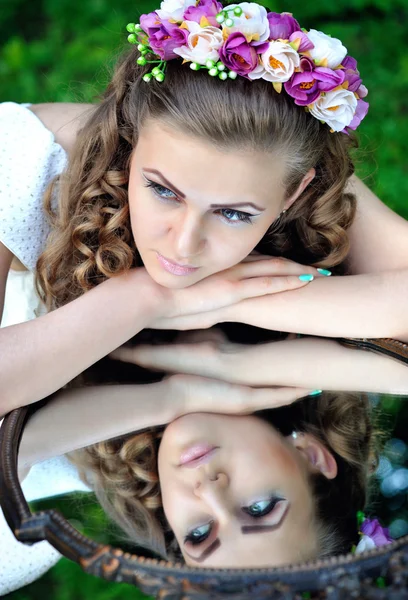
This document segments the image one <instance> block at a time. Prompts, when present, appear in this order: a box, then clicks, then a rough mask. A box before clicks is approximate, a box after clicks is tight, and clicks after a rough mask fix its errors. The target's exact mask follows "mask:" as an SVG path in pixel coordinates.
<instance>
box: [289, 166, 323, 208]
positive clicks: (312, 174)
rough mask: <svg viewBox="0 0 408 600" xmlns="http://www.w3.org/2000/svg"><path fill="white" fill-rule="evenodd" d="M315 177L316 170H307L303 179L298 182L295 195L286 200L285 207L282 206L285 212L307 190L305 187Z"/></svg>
mask: <svg viewBox="0 0 408 600" xmlns="http://www.w3.org/2000/svg"><path fill="white" fill-rule="evenodd" d="M315 175H316V169H315V168H314V167H312V168H311V169H309V171H308V172H307V173H306V175H305V176H304V177H303V179H302V181H301V182H300V184H299V186H298V188H297V190H296V191H295V193H294V194H292V196H291V197H290V198H288V199H287V200H286V202H285V206H284V208H285V210H287V209H288V208H289V207H290V206H292V204H293V203H294V202H295V200H296V199H297V198H298V197H299V196H300V194H301V193H302V192H303V191H304V190H305V189H306V188H307V186H308V185H309V183H310V182H311V181H312V179H314V178H315Z"/></svg>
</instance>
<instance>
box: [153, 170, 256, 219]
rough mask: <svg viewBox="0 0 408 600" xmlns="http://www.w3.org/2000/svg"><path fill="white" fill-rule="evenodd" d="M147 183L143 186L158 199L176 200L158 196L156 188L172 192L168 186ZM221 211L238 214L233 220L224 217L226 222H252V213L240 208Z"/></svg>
mask: <svg viewBox="0 0 408 600" xmlns="http://www.w3.org/2000/svg"><path fill="white" fill-rule="evenodd" d="M146 181H147V183H145V184H144V187H146V188H152V190H153V193H154V194H156V196H158V198H160V200H164V201H166V200H167V201H170V202H171V201H172V200H176V198H165V197H163V196H160V194H159V192H158V188H162V189H163V190H167V191H168V192H171V193H172V194H173V193H174V192H172V191H171V190H169V189H168V188H166V187H164V186H163V185H160V184H159V183H155V182H154V181H150V180H149V179H147V180H146ZM220 210H221V211H223V210H227V211H230V212H233V213H234V214H235V215H239V217H238V219H237V220H236V221H233V220H232V219H227V218H226V217H224V218H225V220H226V221H227V223H237V222H239V221H240V222H242V223H250V224H252V223H253V221H252V219H253V216H254V215H250V214H249V213H246V212H242V211H240V210H234V209H233V208H221V209H220Z"/></svg>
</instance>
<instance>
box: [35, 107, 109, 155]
mask: <svg viewBox="0 0 408 600" xmlns="http://www.w3.org/2000/svg"><path fill="white" fill-rule="evenodd" d="M96 106H97V105H96V104H80V103H74V102H46V103H42V104H31V105H30V106H29V107H28V108H29V110H30V111H31V112H32V113H33V114H34V115H35V116H36V117H37V118H38V119H39V120H40V121H41V123H42V124H43V126H44V127H45V128H46V129H48V131H50V132H51V133H52V135H53V136H54V141H55V142H56V143H57V144H59V145H60V146H61V147H62V148H63V149H64V150H65V152H67V153H68V154H70V152H71V150H72V147H73V145H74V143H75V139H76V135H77V133H78V130H79V129H80V128H81V127H83V125H84V124H85V122H86V120H87V119H88V118H89V116H90V115H91V114H92V112H93V111H94V110H95V108H96Z"/></svg>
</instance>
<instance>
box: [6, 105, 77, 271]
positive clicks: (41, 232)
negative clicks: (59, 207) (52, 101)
mask: <svg viewBox="0 0 408 600" xmlns="http://www.w3.org/2000/svg"><path fill="white" fill-rule="evenodd" d="M27 106H28V105H22V104H16V103H15V102H2V103H0V241H1V242H2V243H3V244H4V245H5V246H6V247H7V248H8V249H9V250H10V251H11V252H12V253H13V254H14V255H15V256H17V258H18V259H19V260H20V261H21V262H22V263H23V265H24V266H25V267H26V268H27V269H29V270H30V271H33V270H34V268H35V265H36V262H37V259H38V257H39V255H40V254H41V252H42V250H43V248H44V245H45V241H46V239H47V236H48V233H49V226H48V223H47V220H46V216H45V213H44V211H43V208H42V203H43V196H44V192H45V190H46V188H47V186H48V184H49V183H50V182H51V180H52V179H53V178H54V177H55V176H56V175H58V174H60V173H62V171H63V170H64V169H65V167H66V165H67V153H66V152H65V150H64V149H63V148H62V146H60V145H59V144H57V143H56V142H55V138H54V135H53V133H52V132H51V131H49V130H48V129H47V128H46V127H45V126H44V125H43V123H42V122H41V121H40V119H38V117H36V116H35V114H34V113H33V112H31V110H29V109H28V108H27Z"/></svg>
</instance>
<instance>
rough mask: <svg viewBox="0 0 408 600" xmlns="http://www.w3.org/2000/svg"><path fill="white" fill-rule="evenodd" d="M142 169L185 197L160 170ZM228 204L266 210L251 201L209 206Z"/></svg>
mask: <svg viewBox="0 0 408 600" xmlns="http://www.w3.org/2000/svg"><path fill="white" fill-rule="evenodd" d="M143 171H147V173H153V174H154V175H157V177H160V179H161V180H162V181H164V183H165V184H166V185H167V186H168V187H169V188H172V190H173V191H174V192H175V193H176V194H177V196H180V198H183V199H184V198H185V197H186V195H185V194H183V192H182V191H180V190H179V189H177V188H176V186H175V185H173V184H172V183H171V182H170V181H169V180H168V179H166V177H165V176H164V175H162V173H160V171H158V170H157V169H145V168H144V169H143ZM230 206H251V207H252V208H254V209H255V210H259V211H260V212H264V211H265V210H266V209H265V208H261V207H260V206H257V205H256V204H254V203H253V202H232V203H230V204H211V205H210V208H226V207H227V208H228V207H230Z"/></svg>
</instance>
